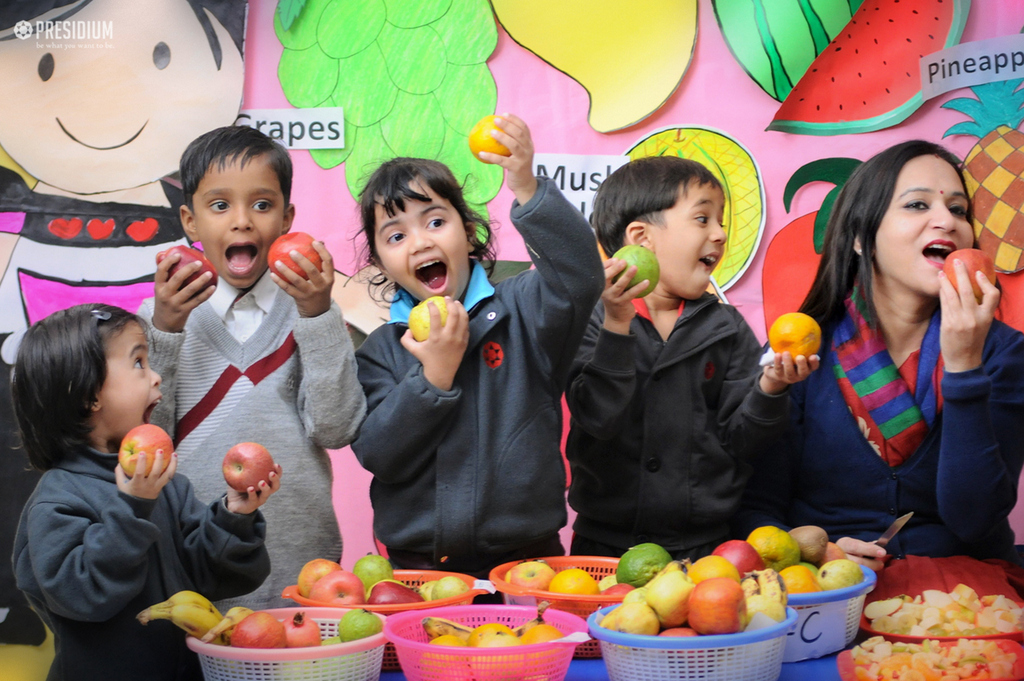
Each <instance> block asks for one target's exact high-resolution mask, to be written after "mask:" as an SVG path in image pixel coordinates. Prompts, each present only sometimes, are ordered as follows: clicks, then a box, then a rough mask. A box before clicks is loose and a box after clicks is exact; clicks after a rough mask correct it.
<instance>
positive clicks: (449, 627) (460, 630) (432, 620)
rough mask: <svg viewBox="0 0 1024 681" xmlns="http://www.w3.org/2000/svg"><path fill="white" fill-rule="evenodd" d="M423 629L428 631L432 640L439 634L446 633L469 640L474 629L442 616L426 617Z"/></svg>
mask: <svg viewBox="0 0 1024 681" xmlns="http://www.w3.org/2000/svg"><path fill="white" fill-rule="evenodd" d="M423 631H425V632H427V636H429V637H430V640H431V641H433V640H434V639H435V638H437V637H438V636H444V635H446V634H451V635H452V636H456V637H458V638H460V639H461V640H463V641H469V635H470V634H471V633H472V632H473V629H471V628H470V627H467V626H464V625H462V624H459V623H458V622H452V621H451V620H446V619H444V618H442V617H424V618H423Z"/></svg>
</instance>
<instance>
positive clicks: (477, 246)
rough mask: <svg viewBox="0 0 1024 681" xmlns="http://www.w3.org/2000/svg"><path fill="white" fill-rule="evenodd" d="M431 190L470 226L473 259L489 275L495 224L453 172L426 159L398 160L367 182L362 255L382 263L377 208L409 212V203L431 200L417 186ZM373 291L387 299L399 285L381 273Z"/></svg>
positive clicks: (362, 211)
mask: <svg viewBox="0 0 1024 681" xmlns="http://www.w3.org/2000/svg"><path fill="white" fill-rule="evenodd" d="M414 182H415V183H417V184H422V185H425V186H427V187H429V188H430V190H431V191H433V192H434V193H435V194H437V195H438V196H440V197H441V198H442V199H445V200H446V201H448V203H450V204H452V208H454V209H455V212H457V213H458V214H459V217H460V218H461V219H462V222H463V224H464V225H465V226H466V236H467V237H468V238H469V243H470V245H471V246H472V248H471V250H470V253H469V256H470V257H471V258H475V259H476V260H477V261H478V262H480V263H481V264H482V265H483V266H484V268H485V269H486V271H487V273H488V274H490V273H491V272H492V271H493V269H494V260H495V257H496V256H495V252H494V247H493V245H492V244H491V237H492V235H491V225H490V222H488V221H487V219H486V218H484V217H483V216H482V215H480V213H478V212H477V211H475V210H473V209H472V208H471V207H470V206H469V204H468V203H466V198H465V196H464V194H463V188H462V185H460V184H459V181H458V180H457V179H456V178H455V174H454V173H452V171H451V169H450V168H449V167H448V166H446V165H445V164H443V163H441V162H440V161H434V160H431V159H426V158H405V157H398V158H393V159H391V160H389V161H385V162H384V163H382V164H381V165H380V166H379V167H378V168H377V169H376V170H375V171H373V174H372V175H371V176H370V179H369V180H368V181H367V182H366V186H365V187H364V188H363V191H362V193H361V194H360V195H359V213H360V218H361V222H362V229H363V236H364V237H365V239H366V246H365V249H364V251H363V253H362V256H363V258H362V259H363V260H364V262H365V263H366V264H367V265H377V264H379V262H380V261H379V258H378V256H377V245H376V242H375V241H374V237H375V233H376V229H377V206H383V208H384V210H385V212H386V213H387V214H388V215H394V214H396V213H398V212H400V211H404V210H405V202H406V201H424V202H427V201H430V197H429V196H427V195H426V194H422V193H420V192H419V191H417V190H416V189H415V188H414V187H413V186H412V185H413V183H414ZM370 288H371V289H372V290H373V291H374V292H376V293H379V294H380V295H382V297H385V298H386V297H387V296H388V295H390V294H392V293H394V291H395V289H396V288H397V285H396V284H395V283H394V282H391V281H389V280H388V278H387V277H386V276H385V275H384V274H383V273H381V274H379V275H378V276H376V277H373V278H372V279H371V280H370Z"/></svg>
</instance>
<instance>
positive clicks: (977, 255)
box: [942, 248, 996, 303]
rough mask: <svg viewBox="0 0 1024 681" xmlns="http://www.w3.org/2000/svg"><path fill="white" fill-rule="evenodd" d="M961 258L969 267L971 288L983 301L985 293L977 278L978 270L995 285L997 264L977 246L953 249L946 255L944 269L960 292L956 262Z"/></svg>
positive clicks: (977, 297)
mask: <svg viewBox="0 0 1024 681" xmlns="http://www.w3.org/2000/svg"><path fill="white" fill-rule="evenodd" d="M957 260H959V261H960V262H962V263H963V264H964V265H965V266H966V267H967V277H968V279H970V282H971V289H972V290H973V291H974V297H975V298H976V299H977V300H978V302H979V303H980V302H981V299H982V297H983V294H982V292H981V285H980V284H979V283H978V280H977V279H976V278H975V276H976V275H977V273H978V272H981V273H982V274H984V275H985V278H986V279H988V280H989V283H991V284H992V285H995V283H996V264H995V262H994V261H993V260H992V258H991V257H990V256H989V254H988V253H986V252H985V251H980V250H978V249H977V248H961V249H960V250H957V251H953V252H952V253H950V254H949V255H947V256H946V260H945V261H944V262H943V263H942V271H943V272H944V273H945V275H946V278H947V279H949V283H951V284H952V285H953V288H954V289H956V290H957V291H958V292H959V291H960V283H959V280H958V279H957V276H956V269H955V268H954V264H953V263H954V262H956V261H957Z"/></svg>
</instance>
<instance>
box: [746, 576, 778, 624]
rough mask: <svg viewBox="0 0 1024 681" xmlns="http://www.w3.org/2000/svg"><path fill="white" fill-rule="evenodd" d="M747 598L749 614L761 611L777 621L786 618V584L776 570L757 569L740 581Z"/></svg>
mask: <svg viewBox="0 0 1024 681" xmlns="http://www.w3.org/2000/svg"><path fill="white" fill-rule="evenodd" d="M740 586H741V587H742V589H743V594H744V597H745V598H746V605H747V615H748V616H749V617H753V616H754V613H757V612H761V613H764V614H765V615H767V616H768V617H770V618H772V619H773V620H775V621H776V622H782V621H784V620H785V619H786V603H787V602H788V594H787V592H786V584H785V582H783V581H782V579H781V577H780V576H779V573H778V572H776V571H775V570H771V569H767V568H766V569H764V570H756V571H754V572H752V573H750V574H749V575H747V576H746V577H744V578H743V581H742V582H740Z"/></svg>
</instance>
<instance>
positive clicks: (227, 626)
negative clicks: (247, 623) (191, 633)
mask: <svg viewBox="0 0 1024 681" xmlns="http://www.w3.org/2000/svg"><path fill="white" fill-rule="evenodd" d="M251 614H252V610H250V609H249V608H246V607H244V606H241V605H236V606H235V607H233V608H231V609H230V610H228V611H227V614H225V615H224V619H222V620H221V621H220V622H218V623H217V624H216V625H215V626H214V627H213V628H211V629H210V630H209V631H208V632H206V633H205V634H203V638H202V641H203V643H209V642H211V641H213V640H215V639H216V638H217V637H222V638H223V639H224V642H225V643H227V644H230V643H231V631H232V630H233V629H234V628H235V625H236V624H238V623H239V622H241V621H242V620H244V619H245V618H246V617H248V616H249V615H251Z"/></svg>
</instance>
